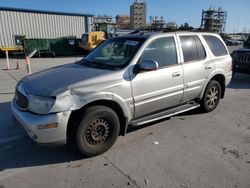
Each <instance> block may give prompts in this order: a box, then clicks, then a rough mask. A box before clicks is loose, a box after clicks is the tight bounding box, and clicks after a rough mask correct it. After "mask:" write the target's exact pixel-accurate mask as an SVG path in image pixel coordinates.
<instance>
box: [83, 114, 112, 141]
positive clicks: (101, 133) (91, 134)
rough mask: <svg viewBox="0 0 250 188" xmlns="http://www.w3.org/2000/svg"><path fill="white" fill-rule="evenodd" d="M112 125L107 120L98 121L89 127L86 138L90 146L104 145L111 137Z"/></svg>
mask: <svg viewBox="0 0 250 188" xmlns="http://www.w3.org/2000/svg"><path fill="white" fill-rule="evenodd" d="M110 129H111V128H110V124H109V122H108V121H107V120H105V119H102V118H100V119H96V120H94V121H93V122H92V123H91V124H89V126H88V127H87V130H86V133H85V137H86V140H87V142H88V143H89V144H91V145H98V144H103V143H104V142H105V141H106V140H107V138H108V137H109V135H110V133H111V130H110Z"/></svg>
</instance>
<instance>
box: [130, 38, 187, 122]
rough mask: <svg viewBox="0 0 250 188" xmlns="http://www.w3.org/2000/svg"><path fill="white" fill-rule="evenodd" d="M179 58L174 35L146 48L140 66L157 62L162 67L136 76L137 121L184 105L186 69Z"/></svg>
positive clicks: (135, 103)
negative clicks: (139, 118) (146, 62)
mask: <svg viewBox="0 0 250 188" xmlns="http://www.w3.org/2000/svg"><path fill="white" fill-rule="evenodd" d="M177 56H178V55H177V50H176V45H175V36H174V35H173V36H171V35H170V36H167V37H161V38H157V39H154V40H153V41H152V42H151V43H149V45H148V46H147V47H146V48H145V49H144V52H143V53H142V55H141V57H140V60H139V62H138V63H140V62H142V61H143V60H154V61H156V62H158V65H159V68H158V70H155V71H150V72H143V73H138V74H136V75H133V76H132V77H133V78H132V90H133V98H134V107H135V114H134V116H135V118H138V117H142V116H144V115H147V114H150V113H153V112H156V111H159V110H163V109H166V108H169V107H172V106H176V105H179V104H180V103H181V99H182V97H183V90H184V84H183V69H182V65H181V64H179V63H178V58H177ZM132 74H133V73H132Z"/></svg>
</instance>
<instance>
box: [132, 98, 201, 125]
mask: <svg viewBox="0 0 250 188" xmlns="http://www.w3.org/2000/svg"><path fill="white" fill-rule="evenodd" d="M198 107H200V104H198V103H194V102H193V103H187V104H184V105H181V106H178V107H175V108H171V109H168V110H166V111H162V112H158V113H156V114H153V115H150V116H146V117H142V118H139V119H135V120H133V121H132V122H131V123H130V124H131V125H132V126H140V125H143V124H146V123H151V122H154V121H157V120H161V119H164V118H167V117H171V116H174V115H177V114H181V113H183V112H187V111H189V110H193V109H195V108H198Z"/></svg>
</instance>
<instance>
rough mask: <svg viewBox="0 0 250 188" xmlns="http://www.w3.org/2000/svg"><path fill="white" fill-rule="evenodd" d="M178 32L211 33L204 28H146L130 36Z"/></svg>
mask: <svg viewBox="0 0 250 188" xmlns="http://www.w3.org/2000/svg"><path fill="white" fill-rule="evenodd" d="M176 31H190V32H202V31H203V32H211V31H208V30H206V29H204V28H192V29H169V28H156V29H152V28H144V29H142V30H135V31H133V32H131V33H129V34H132V35H133V34H137V35H138V34H139V35H144V34H145V33H149V32H161V33H168V32H176Z"/></svg>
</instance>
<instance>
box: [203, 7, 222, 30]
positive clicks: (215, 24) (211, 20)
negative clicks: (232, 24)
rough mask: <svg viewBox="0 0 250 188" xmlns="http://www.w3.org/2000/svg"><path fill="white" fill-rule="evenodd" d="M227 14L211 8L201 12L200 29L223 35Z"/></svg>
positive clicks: (220, 9)
mask: <svg viewBox="0 0 250 188" xmlns="http://www.w3.org/2000/svg"><path fill="white" fill-rule="evenodd" d="M226 19H227V12H226V11H224V10H222V8H221V7H219V8H218V9H217V10H216V9H215V8H214V9H212V8H211V7H210V8H209V9H208V10H202V19H201V28H203V29H204V30H206V31H210V32H215V33H224V32H225V26H226Z"/></svg>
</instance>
